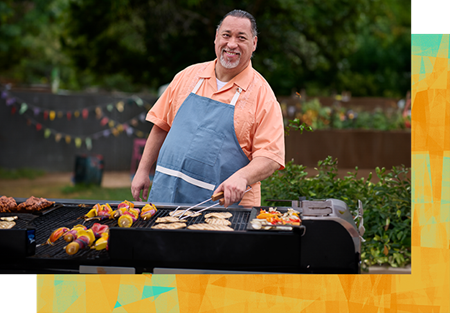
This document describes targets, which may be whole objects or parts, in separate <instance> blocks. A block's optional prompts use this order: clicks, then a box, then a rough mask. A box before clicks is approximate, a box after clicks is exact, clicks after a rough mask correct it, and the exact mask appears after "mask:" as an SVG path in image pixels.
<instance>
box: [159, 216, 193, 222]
mask: <svg viewBox="0 0 450 313" xmlns="http://www.w3.org/2000/svg"><path fill="white" fill-rule="evenodd" d="M155 223H186V220H180V219H179V218H178V217H174V216H164V217H158V218H157V219H156V221H155Z"/></svg>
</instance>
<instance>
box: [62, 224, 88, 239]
mask: <svg viewBox="0 0 450 313" xmlns="http://www.w3.org/2000/svg"><path fill="white" fill-rule="evenodd" d="M86 229H87V227H86V226H84V225H81V224H77V225H75V226H74V227H72V229H71V230H69V231H68V232H66V233H65V234H64V240H65V241H66V242H72V241H74V240H75V239H77V238H78V233H79V232H80V231H81V230H86Z"/></svg>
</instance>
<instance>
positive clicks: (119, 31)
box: [63, 0, 373, 94]
mask: <svg viewBox="0 0 450 313" xmlns="http://www.w3.org/2000/svg"><path fill="white" fill-rule="evenodd" d="M372 6H373V4H372V1H370V0H346V1H343V0H329V1H325V2H324V1H319V0H302V1H290V0H278V1H269V2H267V1H231V0H228V1H221V2H220V3H216V2H211V1H202V0H189V1H187V0H166V1H142V0H112V1H102V2H98V1H87V0H86V1H71V2H70V6H69V13H68V19H67V20H66V21H67V23H66V33H65V35H64V36H63V43H64V47H65V51H66V52H67V53H68V54H69V55H70V56H71V57H72V58H73V60H74V61H75V64H76V65H77V67H79V68H80V69H83V70H86V69H89V70H91V71H92V72H95V73H97V74H98V76H99V77H101V76H104V75H112V74H115V73H121V74H122V75H124V76H126V77H128V78H129V79H130V80H132V81H133V82H135V83H136V84H145V85H152V86H153V87H157V86H158V85H160V84H163V83H167V82H169V81H170V80H171V79H172V78H173V76H174V75H175V74H176V73H177V72H178V71H180V70H181V69H183V68H184V67H186V66H188V65H190V64H192V63H197V62H203V61H206V60H211V59H213V58H214V57H215V55H214V50H213V40H214V35H215V29H216V25H217V23H218V22H219V20H220V19H221V17H222V16H223V15H224V14H225V13H227V12H229V11H230V10H232V9H234V8H242V9H244V10H247V11H249V12H251V13H252V14H253V15H254V16H255V18H256V20H257V23H258V27H259V33H260V36H259V41H258V48H257V51H256V53H255V55H254V58H253V63H254V67H255V68H256V69H257V70H258V71H260V72H261V73H262V74H263V75H264V76H265V77H266V78H267V80H268V81H269V82H270V83H271V85H272V86H273V88H274V90H275V92H277V94H290V93H291V92H292V90H298V89H299V88H302V87H310V88H313V87H315V86H317V88H318V89H320V88H321V89H322V92H330V91H332V90H335V89H336V88H338V87H339V73H340V71H342V70H344V69H345V62H346V58H347V57H348V56H349V55H352V54H353V53H354V52H355V50H356V48H357V44H358V41H357V39H358V31H359V29H358V27H359V26H360V25H361V24H362V23H363V20H364V16H365V15H364V14H369V12H370V10H371V8H372ZM306 82H313V83H306Z"/></svg>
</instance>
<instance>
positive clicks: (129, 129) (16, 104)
mask: <svg viewBox="0 0 450 313" xmlns="http://www.w3.org/2000/svg"><path fill="white" fill-rule="evenodd" d="M1 98H2V99H4V100H5V104H6V106H8V107H11V114H15V113H16V112H18V113H19V114H20V115H24V117H25V119H26V122H27V125H29V126H34V127H35V128H36V131H43V134H44V138H46V139H48V138H50V137H51V136H53V137H54V139H55V141H56V142H65V143H66V144H71V143H72V142H73V143H74V144H75V146H76V147H77V148H81V147H82V145H83V144H84V145H85V146H86V148H87V149H88V150H91V149H92V141H93V140H99V139H101V138H106V137H109V136H110V135H113V136H118V135H120V134H121V133H126V134H127V135H128V136H132V135H135V136H137V137H140V138H143V137H146V136H148V133H145V132H143V131H141V130H139V129H137V128H136V127H137V126H138V125H139V123H140V122H145V117H146V112H142V113H140V114H138V115H136V116H134V117H132V118H130V119H129V120H127V121H125V122H119V121H116V120H114V119H112V118H110V117H108V116H106V115H105V114H104V112H105V111H108V112H112V111H113V110H114V109H116V110H117V111H118V112H120V113H122V112H123V111H124V109H125V105H126V104H129V105H130V104H136V105H138V106H139V107H145V108H146V109H147V110H148V109H149V107H150V105H148V104H144V101H143V100H142V99H141V98H139V97H137V96H132V97H131V98H129V99H126V100H120V101H118V102H116V103H115V104H112V103H107V104H104V105H95V106H91V107H87V108H83V109H81V110H49V109H45V108H41V107H38V106H36V105H31V104H28V103H26V102H25V101H23V100H21V99H20V98H18V97H16V96H13V95H11V94H10V92H9V87H8V86H7V87H6V88H5V89H4V90H3V91H2V93H1ZM26 112H32V113H33V115H32V116H29V115H27V114H25V113H26ZM41 113H42V114H43V118H44V120H46V121H47V120H48V121H53V120H55V119H57V118H58V119H61V118H64V117H65V118H66V119H67V121H70V120H72V119H73V118H79V117H82V118H83V119H87V118H88V117H89V116H90V115H91V114H92V113H94V114H95V117H96V119H97V120H98V121H99V123H100V125H101V126H102V127H108V128H106V129H104V130H101V131H98V132H95V133H92V134H89V135H86V136H74V135H71V134H68V133H65V132H61V131H58V130H56V129H53V128H51V127H48V126H47V125H43V124H42V123H40V122H38V121H37V120H36V119H35V117H36V116H38V115H39V114H41Z"/></svg>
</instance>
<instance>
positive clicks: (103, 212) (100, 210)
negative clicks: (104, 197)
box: [84, 203, 113, 220]
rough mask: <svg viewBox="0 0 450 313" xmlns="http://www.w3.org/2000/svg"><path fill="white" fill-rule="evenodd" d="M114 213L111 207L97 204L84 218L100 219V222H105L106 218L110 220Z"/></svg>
mask: <svg viewBox="0 0 450 313" xmlns="http://www.w3.org/2000/svg"><path fill="white" fill-rule="evenodd" d="M112 212H113V210H112V208H111V206H110V205H109V204H108V203H106V204H100V203H97V204H96V205H94V206H93V207H92V209H91V210H90V211H89V212H88V213H87V214H86V215H85V216H84V218H85V219H86V220H89V219H93V218H98V219H99V220H103V219H105V218H109V217H110V216H111V213H112Z"/></svg>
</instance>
